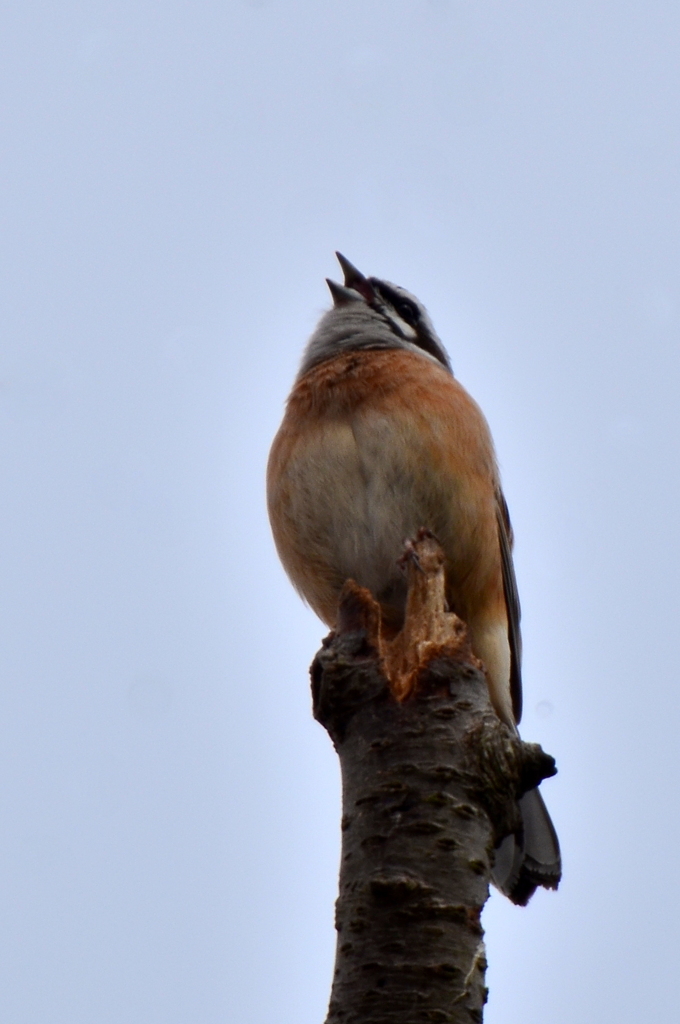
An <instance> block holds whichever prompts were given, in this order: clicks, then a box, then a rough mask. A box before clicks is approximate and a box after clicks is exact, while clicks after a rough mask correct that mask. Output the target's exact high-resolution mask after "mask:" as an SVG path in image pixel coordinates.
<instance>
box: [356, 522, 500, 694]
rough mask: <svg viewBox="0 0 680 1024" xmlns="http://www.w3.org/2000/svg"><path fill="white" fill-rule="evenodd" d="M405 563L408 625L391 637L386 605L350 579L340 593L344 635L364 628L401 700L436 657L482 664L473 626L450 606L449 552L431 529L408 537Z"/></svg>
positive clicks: (404, 556) (402, 560)
mask: <svg viewBox="0 0 680 1024" xmlns="http://www.w3.org/2000/svg"><path fill="white" fill-rule="evenodd" d="M400 564H401V566H402V568H403V570H404V572H405V573H406V578H407V585H408V597H407V600H406V613H405V617H404V625H403V627H402V629H401V630H400V632H399V633H397V635H396V636H395V637H394V638H393V639H389V638H387V637H386V636H385V635H384V634H383V630H382V628H381V615H380V605H379V604H378V602H377V601H376V600H375V599H374V598H373V596H372V594H371V592H370V591H369V590H366V588H365V587H360V586H359V585H358V584H357V583H355V582H354V580H348V581H347V582H346V583H345V585H344V587H343V589H342V593H341V594H340V602H339V610H338V628H337V631H338V632H339V633H345V632H351V631H353V630H358V629H364V630H365V631H366V637H367V640H368V643H369V644H370V645H371V646H372V647H375V649H376V650H377V651H378V653H379V655H380V660H381V665H382V671H383V673H384V675H385V677H386V678H387V680H388V682H389V685H390V689H391V691H392V693H393V694H394V696H395V697H396V699H397V700H400V701H402V700H405V699H406V698H407V697H409V696H410V695H411V694H412V693H413V692H414V690H415V689H416V687H417V683H418V677H419V675H420V673H421V672H422V671H423V670H424V669H425V668H426V667H427V665H428V664H429V663H430V662H431V661H433V660H434V659H435V658H442V657H447V658H454V659H455V660H458V661H465V662H468V663H469V664H471V665H474V666H475V667H477V668H479V667H480V666H481V663H480V662H479V660H478V659H477V658H476V657H475V655H474V654H473V653H472V649H471V647H470V642H469V640H468V637H467V628H466V626H465V623H464V622H463V621H462V619H459V618H458V616H457V615H455V614H454V613H453V612H449V611H448V610H447V606H446V596H445V578H444V553H443V551H442V549H441V547H440V546H439V543H438V541H437V539H436V537H435V536H434V535H433V534H432V533H431V532H430V531H429V530H425V529H423V530H419V532H418V535H417V536H416V537H415V539H414V540H408V541H406V544H405V545H404V552H403V554H402V556H401V559H400Z"/></svg>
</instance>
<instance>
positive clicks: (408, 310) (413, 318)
mask: <svg viewBox="0 0 680 1024" xmlns="http://www.w3.org/2000/svg"><path fill="white" fill-rule="evenodd" d="M394 308H395V309H396V311H397V313H398V314H399V316H400V317H401V319H402V320H405V321H406V323H407V324H409V326H411V327H415V326H416V324H417V323H418V320H419V319H420V312H419V310H418V307H417V306H416V304H415V303H414V302H409V301H408V300H407V299H401V300H400V301H399V302H395V304H394Z"/></svg>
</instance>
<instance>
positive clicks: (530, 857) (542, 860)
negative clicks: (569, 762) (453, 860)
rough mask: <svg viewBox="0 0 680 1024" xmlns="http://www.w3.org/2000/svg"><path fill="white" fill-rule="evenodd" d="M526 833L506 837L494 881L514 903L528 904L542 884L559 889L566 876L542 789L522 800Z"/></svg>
mask: <svg viewBox="0 0 680 1024" xmlns="http://www.w3.org/2000/svg"><path fill="white" fill-rule="evenodd" d="M519 806H520V811H521V812H522V826H523V827H522V832H521V833H520V834H519V835H511V836H506V837H505V839H504V840H503V841H502V843H501V844H500V846H499V847H498V849H497V850H496V857H495V861H494V866H493V870H492V872H491V880H492V881H493V883H494V885H495V886H496V888H498V889H500V891H501V892H502V893H504V894H505V895H506V896H507V897H508V898H509V899H511V900H512V902H513V903H516V904H518V906H520V907H524V906H526V904H527V903H528V902H529V900H530V899H531V897H532V896H533V894H534V892H535V891H536V889H537V888H538V886H539V885H542V886H544V888H546V889H556V888H557V886H558V885H559V884H560V878H561V877H562V858H561V856H560V844H559V842H558V839H557V833H556V832H555V826H554V825H553V823H552V821H551V820H550V815H549V814H548V808H547V807H546V806H545V804H544V803H543V798H542V796H541V794H540V793H539V792H538V789H530V790H529V792H528V793H525V794H524V796H523V797H521V799H520V801H519Z"/></svg>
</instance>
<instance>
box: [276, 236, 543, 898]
mask: <svg viewBox="0 0 680 1024" xmlns="http://www.w3.org/2000/svg"><path fill="white" fill-rule="evenodd" d="M336 255H337V258H338V261H339V263H340V266H341V268H342V270H343V273H344V284H338V283H336V282H335V281H331V280H327V283H328V287H329V289H330V292H331V296H332V299H333V306H332V308H331V309H330V310H329V311H328V312H327V313H325V314H324V315H323V316H322V318H321V320H320V321H319V324H318V326H317V328H316V330H315V331H314V333H313V334H312V336H311V338H310V340H309V342H308V344H307V347H306V349H305V351H304V355H303V357H302V365H301V367H300V371H299V373H298V376H297V378H296V381H295V384H294V386H293V390H292V392H291V394H290V397H289V399H288V404H287V408H286V413H285V416H284V419H283V423H282V424H281V427H280V429H279V431H278V433H277V435H276V438H275V439H274V443H273V445H272V449H271V453H270V456H269V464H268V469H267V498H268V507H269V517H270V521H271V526H272V532H273V535H274V541H275V543H276V547H277V550H278V553H279V557H280V558H281V562H282V563H283V566H284V568H285V570H286V572H287V574H288V576H289V577H290V579H291V581H292V583H293V585H294V586H295V588H296V589H297V590H298V592H299V593H300V594H301V596H302V597H303V599H304V600H305V601H307V602H308V604H309V605H310V606H311V607H312V608H313V610H314V611H315V612H316V613H317V615H318V616H319V617H320V618H321V619H322V620H323V621H324V622H325V623H326V624H327V625H328V626H330V628H331V629H333V628H334V627H335V620H336V615H337V609H338V598H339V596H340V591H341V590H342V587H343V585H344V583H345V582H346V581H347V580H348V579H353V580H355V581H356V582H357V583H358V584H359V585H360V586H363V587H366V588H368V589H369V590H370V591H371V593H372V594H373V596H374V597H375V598H376V600H377V601H378V602H379V603H380V606H381V613H382V618H383V622H384V624H385V627H386V628H387V630H388V631H389V630H391V631H392V632H393V633H394V632H396V631H397V630H399V629H400V627H401V626H402V624H403V621H404V611H405V607H406V583H405V578H404V575H403V573H402V571H401V569H400V566H399V564H398V561H399V556H400V554H401V552H402V550H403V545H404V541H405V540H406V538H409V537H412V536H414V535H415V534H416V533H417V532H418V530H419V529H421V528H426V529H428V530H431V531H432V533H433V534H434V535H435V536H436V538H437V539H438V541H439V543H440V544H441V546H442V549H443V551H444V557H445V575H446V598H447V601H448V604H449V608H450V610H451V611H453V612H455V613H456V615H458V617H459V618H461V619H462V620H463V621H464V622H465V623H466V625H467V628H468V632H469V636H470V641H471V644H472V649H473V651H474V653H475V654H476V655H477V657H478V658H480V659H481V661H482V662H483V663H484V666H485V668H486V674H487V679H488V684H489V693H490V697H491V702H492V704H493V707H494V708H495V710H496V713H497V714H498V716H499V718H500V719H501V720H502V721H503V722H505V724H506V725H507V726H509V728H510V729H512V730H513V731H516V730H517V724H518V723H519V720H520V716H521V711H522V681H521V634H520V606H519V598H518V594H517V584H516V581H515V572H514V568H513V562H512V543H513V536H512V527H511V525H510V517H509V514H508V507H507V505H506V502H505V499H504V497H503V493H502V491H501V486H500V479H499V472H498V466H497V463H496V456H495V452H494V446H493V441H492V439H491V433H490V431H489V427H488V425H487V422H486V420H485V418H484V416H483V414H482V412H481V410H480V408H479V406H478V405H477V404H476V402H475V401H474V400H473V399H472V398H471V397H470V395H468V393H467V392H466V391H465V389H464V388H463V387H462V386H461V385H460V384H459V383H458V381H457V380H456V379H455V377H454V376H453V372H452V369H451V364H450V362H449V358H448V356H447V354H446V351H445V349H444V347H443V345H442V342H441V341H440V339H439V338H438V336H437V334H436V332H435V329H434V327H433V325H432V322H431V320H430V318H429V316H428V314H427V312H426V310H425V308H424V307H423V305H422V304H421V303H420V302H419V301H418V299H416V298H415V297H414V296H413V295H411V294H410V293H409V292H407V291H406V290H405V289H403V288H400V287H398V286H397V285H394V284H390V283H389V282H388V281H383V280H380V279H379V278H376V277H365V276H364V275H363V274H362V273H360V272H359V271H358V270H357V269H356V267H354V266H353V265H352V264H351V263H350V262H349V260H347V259H346V258H345V257H344V256H342V255H341V254H340V253H337V254H336ZM520 808H521V811H522V819H523V831H522V834H520V835H518V836H509V837H508V838H507V839H505V840H504V841H503V842H502V843H501V845H500V847H499V848H498V849H497V851H496V855H495V864H494V869H493V880H494V882H495V884H496V885H497V887H498V888H499V889H500V890H501V891H502V892H504V893H505V895H506V896H508V897H509V898H510V899H511V900H512V901H513V902H514V903H518V904H520V905H524V904H526V903H527V902H528V900H529V899H530V898H531V896H532V895H533V893H534V891H535V889H536V888H537V886H539V885H541V886H544V887H545V888H549V889H556V888H557V886H558V884H559V881H560V877H561V858H560V849H559V843H558V840H557V835H556V833H555V829H554V827H553V824H552V821H551V820H550V815H549V814H548V811H547V809H546V807H545V804H544V803H543V800H542V798H541V796H540V794H539V792H538V789H533V790H530V791H529V792H528V793H526V794H525V795H524V796H523V797H522V798H521V801H520Z"/></svg>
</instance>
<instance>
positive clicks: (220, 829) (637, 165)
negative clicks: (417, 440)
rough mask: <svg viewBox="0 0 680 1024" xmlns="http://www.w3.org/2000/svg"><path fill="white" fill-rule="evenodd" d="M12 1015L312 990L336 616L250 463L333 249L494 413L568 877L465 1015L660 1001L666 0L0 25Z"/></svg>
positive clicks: (675, 921) (145, 1016) (673, 270)
mask: <svg viewBox="0 0 680 1024" xmlns="http://www.w3.org/2000/svg"><path fill="white" fill-rule="evenodd" d="M0 25H1V31H0V82H1V85H0V88H1V90H2V114H1V117H2V130H1V131H0V146H1V147H2V157H1V159H0V176H1V179H2V188H1V189H0V204H1V205H0V212H1V217H2V233H1V237H2V273H1V274H0V282H1V287H2V291H3V301H2V306H1V309H2V313H1V316H2V332H1V336H2V344H1V348H0V417H1V423H2V426H1V429H0V472H1V476H2V488H1V490H0V601H1V603H2V615H1V616H0V624H1V626H0V628H1V630H2V643H1V645H0V650H1V652H2V653H1V658H2V672H1V675H0V680H1V682H0V920H1V921H2V926H1V928H0V943H1V955H0V1020H2V1022H3V1024H274V1022H275V1024H321V1021H322V1020H323V1018H324V1015H325V1010H326V1003H327V998H328V993H329V989H330V980H331V970H332V963H333V953H334V944H335V934H334V931H333V901H334V899H335V893H336V883H337V862H338V850H339V816H340V815H339V783H338V771H337V763H336V758H335V754H334V753H333V750H332V748H331V745H330V741H329V740H328V737H327V736H326V734H325V733H324V732H323V730H322V729H321V728H320V726H318V725H317V724H316V723H315V722H314V721H313V720H312V717H311V710H310V697H309V684H308V676H307V669H308V665H309V663H310V661H311V660H312V657H313V655H314V653H315V651H316V649H317V648H318V646H319V643H320V640H321V637H322V636H323V635H324V632H325V630H324V627H323V626H322V625H321V623H320V622H318V620H316V618H315V617H314V615H313V614H312V613H311V612H310V611H308V610H307V609H305V607H304V606H303V605H302V604H301V602H300V601H299V599H298V598H297V596H296V595H295V593H294V592H293V590H292V588H291V587H290V585H289V584H288V581H287V580H286V578H285V576H284V574H283V571H282V569H281V568H280V566H279V564H278V561H277V558H276V555H275V552H274V548H273V544H272V541H271V538H270V534H269V528H268V524H267V520H266V513H265V506H264V468H265V462H266V457H267V451H268V447H269V444H270V442H271V439H272V437H273V435H274V433H275V431H276V428H277V426H278V422H279V420H280V417H281V414H282V409H283V402H284V400H285V397H286V394H287V391H288V389H289V387H290V384H291V382H292V379H293V376H294V374H295V372H296V367H297V363H298V360H299V357H300V353H301V351H302V347H303V345H304V343H305V340H306V338H307V336H308V334H309V332H310V331H311V329H312V327H313V325H314V323H315V320H316V318H317V317H318V315H319V314H320V312H321V311H322V310H323V309H324V308H325V307H326V305H327V303H328V295H327V292H326V286H325V284H324V277H326V276H328V275H331V276H333V275H336V276H337V266H336V264H335V260H334V257H333V250H334V249H340V250H342V251H343V252H344V253H345V254H346V255H347V256H348V257H349V258H350V259H351V260H352V261H353V262H354V263H356V265H357V266H358V267H359V268H360V269H361V270H363V271H364V272H365V273H366V274H375V275H378V276H381V277H385V278H387V279H389V280H391V281H394V282H396V283H398V284H401V285H403V286H404V287H406V288H408V289H409V290H410V291H412V292H414V293H415V294H416V295H417V296H418V297H419V298H420V299H421V300H422V301H423V302H424V303H425V305H426V306H427V307H428V309H429V312H430V314H431V316H432V319H433V321H434V324H435V326H436V328H437V330H438V332H439V334H440V336H441V337H442V339H443V340H444V343H445V344H446V346H447V348H448V350H449V352H450V355H451V358H452V362H453V366H454V370H455V372H456V375H457V376H458V377H459V379H460V380H461V381H462V383H463V384H464V385H465V386H466V387H467V388H468V389H469V390H470V392H471V393H472V394H473V395H474V397H475V398H476V399H477V400H478V402H479V403H480V404H481V406H482V408H483V409H484V411H485V413H486V415H487V417H488V419H489V422H490V424H491V428H492V431H493V434H494V437H495V440H496V445H497V449H498V453H499V458H500V462H501V467H502V472H503V480H504V486H505V490H506V494H507V498H508V501H509V504H510V509H511V513H512V517H513V521H514V525H515V531H516V536H517V549H516V566H517V574H518V580H519V587H520V594H521V598H522V605H523V610H524V620H523V622H524V646H525V673H524V675H525V709H526V710H525V716H524V721H523V735H524V737H525V738H526V739H528V740H533V741H538V742H541V743H542V744H543V746H544V747H545V749H546V750H548V751H549V752H550V753H551V754H553V755H554V756H555V757H556V758H557V763H558V766H559V770H560V774H559V775H558V777H557V778H556V779H554V780H551V781H549V782H548V783H546V784H545V786H544V792H545V796H546V800H547V802H548V804H549V807H550V810H551V813H552V815H553V818H554V820H555V823H556V825H557V828H558V830H559V834H560V838H561V841H562V847H563V854H564V882H563V885H562V887H561V888H560V890H559V892H558V893H557V894H553V893H543V892H540V893H538V894H537V896H536V897H535V899H534V901H533V902H532V903H531V905H530V906H529V907H528V908H527V909H518V908H515V907H513V906H512V905H510V904H509V903H508V902H507V901H504V900H503V898H502V897H500V896H498V894H494V895H493V896H492V898H491V901H490V903H489V905H488V908H487V910H486V912H485V920H484V923H485V926H486V929H487V943H488V954H489V961H490V970H489V975H488V982H489V986H490V990H491V992H490V1002H489V1005H488V1008H487V1013H486V1017H485V1021H486V1022H487V1024H546V1022H549V1024H573V1022H574V1021H579V1022H580V1024H602V1022H603V1021H616V1022H617V1024H640V1022H641V1021H673V1020H677V1019H680V995H679V994H678V987H677V964H678V962H680V882H679V880H678V878H679V876H678V872H677V870H676V869H675V858H676V853H677V850H678V848H679V847H680V824H679V821H678V809H677V808H678V797H677V793H678V790H679V789H680V764H679V762H678V757H677V749H678V733H679V732H680V700H679V697H678V647H679V640H678V636H679V633H680V629H679V627H678V611H679V603H680V602H679V598H680V542H679V539H678V534H679V531H678V520H679V516H680V483H679V474H678V462H679V459H678V455H679V450H678V449H679V440H678V427H679V426H680V412H679V402H678V390H679V384H680V353H679V349H678V332H679V327H680V237H679V233H678V227H679V221H680V207H679V204H678V185H679V183H680V182H679V178H680V144H679V139H678V127H679V115H680V65H679V62H678V53H679V52H680V8H679V7H678V5H677V4H675V3H671V2H670V0H663V2H660V0H657V2H655V0H645V2H644V3H643V2H642V0H632V2H628V3H626V2H622V0H617V2H616V3H614V2H605V0H588V2H585V0H569V3H565V2H562V0H558V2H555V0H550V2H547V0H546V2H539V0H524V2H512V0H510V2H508V0H503V2H501V0H494V2H490V0H389V2H388V0H344V2H343V3H338V2H331V0H315V2H312V0H297V2H287V0H251V2H243V0H221V2H220V3H217V2H213V0H205V2H204V0H192V2H191V3H189V2H188V0H185V2H181V0H155V2H150V0H135V2H134V3H133V2H131V0H115V3H114V2H113V0H108V2H99V3H97V2H88V0H81V2H76V0H64V2H62V3H58V4H48V3H45V2H33V0H23V2H22V3H15V4H12V5H7V4H6V5H5V6H4V11H3V15H2V20H1V22H0Z"/></svg>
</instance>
